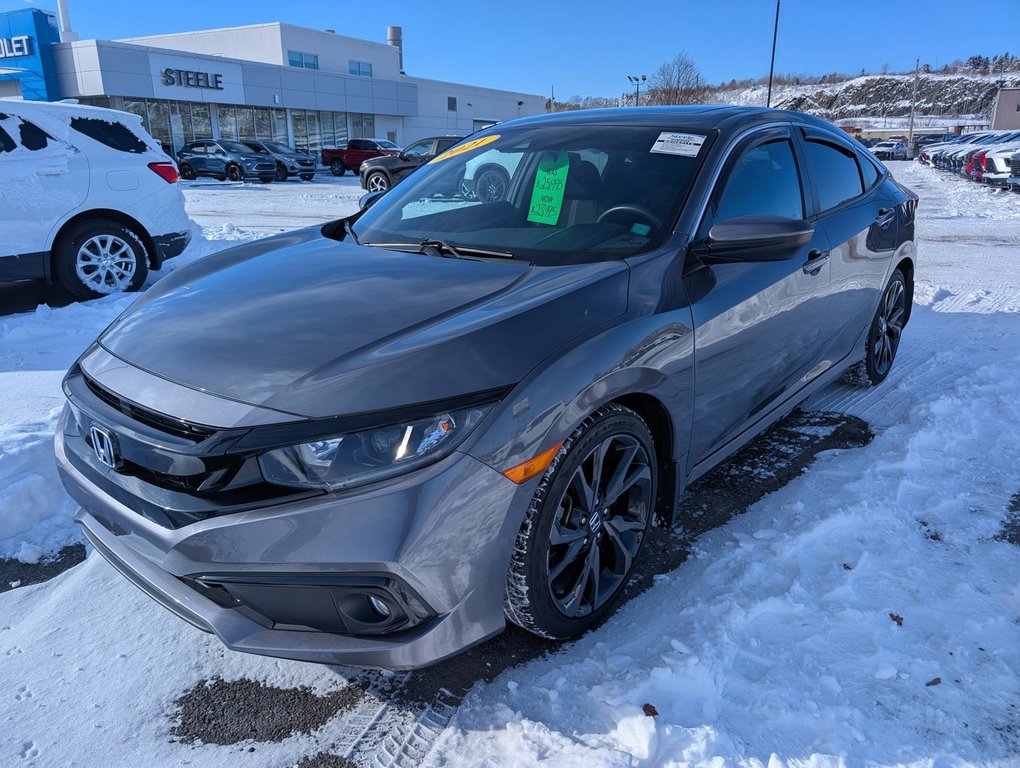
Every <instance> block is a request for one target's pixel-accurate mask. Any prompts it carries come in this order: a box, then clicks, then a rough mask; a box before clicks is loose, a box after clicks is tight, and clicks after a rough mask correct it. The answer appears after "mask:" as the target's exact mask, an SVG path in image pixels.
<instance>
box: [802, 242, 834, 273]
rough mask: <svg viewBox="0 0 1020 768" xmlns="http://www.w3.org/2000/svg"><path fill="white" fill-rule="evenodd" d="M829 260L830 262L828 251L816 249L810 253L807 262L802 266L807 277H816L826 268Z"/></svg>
mask: <svg viewBox="0 0 1020 768" xmlns="http://www.w3.org/2000/svg"><path fill="white" fill-rule="evenodd" d="M828 260H829V252H828V251H820V250H818V249H817V248H815V249H814V250H812V251H809V252H808V255H807V261H805V262H804V264H803V265H802V266H801V269H802V270H804V274H805V275H812V276H814V275H817V274H818V272H819V271H820V270H821V268H822V267H823V266H825V262H827V261H828Z"/></svg>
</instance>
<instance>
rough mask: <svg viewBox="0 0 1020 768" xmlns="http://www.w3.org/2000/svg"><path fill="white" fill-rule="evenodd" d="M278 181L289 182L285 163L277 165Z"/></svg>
mask: <svg viewBox="0 0 1020 768" xmlns="http://www.w3.org/2000/svg"><path fill="white" fill-rule="evenodd" d="M276 180H277V181H286V180H287V166H285V165H284V164H283V163H277V164H276Z"/></svg>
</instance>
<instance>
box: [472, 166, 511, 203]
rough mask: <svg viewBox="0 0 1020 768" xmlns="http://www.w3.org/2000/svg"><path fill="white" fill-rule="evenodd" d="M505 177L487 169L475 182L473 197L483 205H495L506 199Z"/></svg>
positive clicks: (498, 172)
mask: <svg viewBox="0 0 1020 768" xmlns="http://www.w3.org/2000/svg"><path fill="white" fill-rule="evenodd" d="M506 188H507V178H506V175H505V174H503V173H501V172H500V171H497V170H495V169H491V168H490V169H489V170H487V171H485V172H483V173H482V175H481V176H479V177H478V178H477V179H476V180H475V196H476V197H477V198H478V199H479V200H481V201H482V202H483V203H496V202H499V201H500V200H503V199H504V198H505V197H506Z"/></svg>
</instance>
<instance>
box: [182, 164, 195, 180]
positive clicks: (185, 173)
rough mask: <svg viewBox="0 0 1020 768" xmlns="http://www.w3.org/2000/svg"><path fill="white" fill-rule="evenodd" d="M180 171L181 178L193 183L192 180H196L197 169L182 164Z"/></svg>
mask: <svg viewBox="0 0 1020 768" xmlns="http://www.w3.org/2000/svg"><path fill="white" fill-rule="evenodd" d="M180 171H181V178H182V179H184V180H185V181H191V180H192V179H194V178H195V169H194V168H192V167H191V166H190V165H188V164H187V163H181V167H180Z"/></svg>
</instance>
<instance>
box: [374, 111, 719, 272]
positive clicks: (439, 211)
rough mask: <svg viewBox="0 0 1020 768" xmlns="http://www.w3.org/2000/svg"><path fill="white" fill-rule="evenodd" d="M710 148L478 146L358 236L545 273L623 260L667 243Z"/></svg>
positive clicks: (441, 161) (409, 191)
mask: <svg viewBox="0 0 1020 768" xmlns="http://www.w3.org/2000/svg"><path fill="white" fill-rule="evenodd" d="M493 130H497V129H493ZM703 145H704V146H703ZM707 149H708V146H707V137H706V136H705V134H704V133H685V132H678V131H677V130H676V129H670V130H665V129H663V128H662V127H644V126H576V125H571V126H541V127H524V128H517V129H510V130H504V131H500V132H498V133H488V134H486V135H482V136H477V135H476V136H475V137H472V138H471V139H470V140H468V141H464V142H461V143H460V144H458V145H456V146H454V147H453V148H452V149H450V150H448V151H446V152H445V153H443V154H441V155H439V156H438V157H436V158H434V159H433V160H431V161H430V162H428V163H426V164H425V165H424V166H422V167H421V169H419V170H418V171H416V172H414V173H413V174H412V175H411V176H409V177H408V178H407V179H406V180H404V181H402V182H401V183H400V184H399V185H398V186H395V187H394V188H393V189H392V190H391V191H390V192H388V193H387V194H386V196H385V197H383V198H382V199H381V200H379V202H378V203H377V204H376V205H374V206H372V207H371V208H369V209H368V210H367V211H365V213H364V214H363V215H362V216H361V217H360V218H359V219H358V221H357V223H356V224H355V225H354V231H355V233H356V234H357V237H358V240H359V241H360V242H361V243H362V244H363V245H377V246H379V247H383V248H385V247H387V245H394V244H405V245H410V244H417V243H421V242H422V241H423V240H429V241H433V240H435V241H442V242H443V243H444V244H448V245H449V246H452V247H453V248H455V249H457V250H459V251H461V252H465V251H466V252H467V255H472V254H471V250H472V249H477V250H478V251H491V252H496V253H501V254H503V255H512V256H513V257H514V258H517V259H522V260H525V261H529V262H533V263H535V264H540V265H556V264H572V263H581V262H590V261H606V260H610V259H619V258H623V257H625V256H630V255H633V254H636V253H641V252H643V251H647V250H650V249H652V248H654V247H656V246H657V245H658V244H659V243H661V242H662V241H663V240H664V239H665V237H666V235H668V234H669V232H670V231H671V229H672V226H673V222H674V221H675V219H676V215H677V213H678V211H679V209H680V206H681V204H682V203H683V201H684V199H685V198H686V196H687V192H688V190H689V189H690V186H691V182H692V181H693V179H694V175H695V171H696V169H697V167H698V165H699V163H700V157H701V156H703V155H704V154H705V152H706V151H707Z"/></svg>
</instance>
